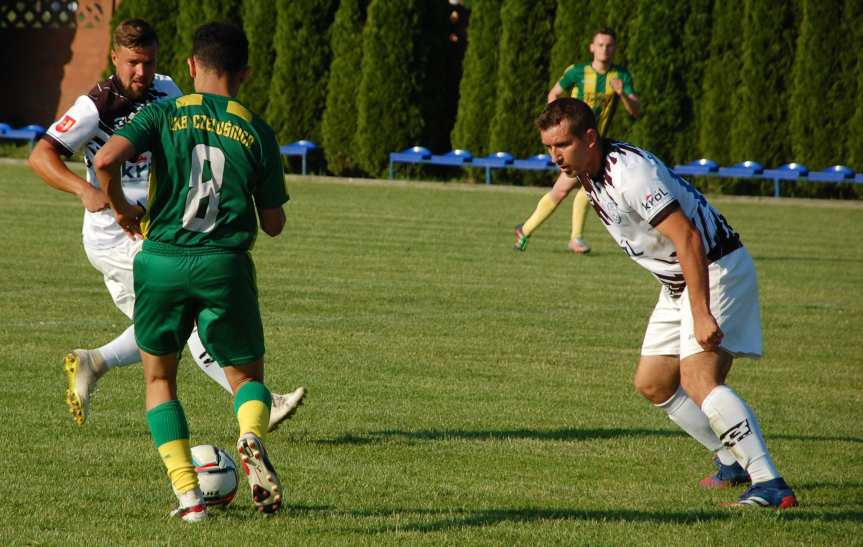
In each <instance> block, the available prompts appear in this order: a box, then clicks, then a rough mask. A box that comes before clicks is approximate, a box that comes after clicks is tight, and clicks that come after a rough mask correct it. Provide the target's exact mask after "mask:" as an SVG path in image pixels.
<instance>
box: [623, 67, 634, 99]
mask: <svg viewBox="0 0 863 547" xmlns="http://www.w3.org/2000/svg"><path fill="white" fill-rule="evenodd" d="M621 80H623V93H624V94H625V95H635V83H633V81H632V74H630V73H629V71H628V70H624V71H623V77H622V78H621Z"/></svg>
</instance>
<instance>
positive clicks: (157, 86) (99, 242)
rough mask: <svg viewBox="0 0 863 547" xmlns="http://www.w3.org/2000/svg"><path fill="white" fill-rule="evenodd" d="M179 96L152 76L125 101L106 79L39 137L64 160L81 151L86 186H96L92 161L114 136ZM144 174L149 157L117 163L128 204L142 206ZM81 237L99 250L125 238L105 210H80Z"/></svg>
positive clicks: (167, 82) (158, 76)
mask: <svg viewBox="0 0 863 547" xmlns="http://www.w3.org/2000/svg"><path fill="white" fill-rule="evenodd" d="M180 95H182V93H181V92H180V89H179V88H178V87H177V85H176V84H175V83H174V81H173V80H172V79H171V78H170V77H168V76H162V75H161V74H156V76H155V78H154V79H153V83H152V85H151V86H150V89H149V90H148V91H147V94H146V95H145V96H144V98H143V99H141V100H140V101H130V100H129V99H127V98H126V97H125V96H124V95H123V94H122V93H121V92H120V87H119V85H118V82H117V80H116V79H115V77H114V76H111V77H110V78H108V79H107V80H105V81H103V82H99V83H98V84H96V85H95V86H94V87H93V89H91V90H90V92H89V93H88V94H87V95H81V96H80V97H78V99H77V100H76V101H75V104H73V105H72V107H71V108H69V110H67V111H66V113H65V114H63V116H61V117H60V119H59V120H57V121H56V122H55V123H53V124H51V127H50V128H49V129H48V131H47V133H46V134H45V137H44V138H45V139H46V140H47V141H48V142H50V143H51V144H52V145H53V146H54V148H55V149H56V150H57V151H58V152H59V153H61V154H63V155H65V156H71V155H72V153H74V152H77V151H79V150H81V149H82V148H83V149H84V164H85V165H86V167H87V181H88V182H89V183H90V184H92V185H93V186H97V187H98V186H99V182H98V181H97V180H96V173H95V170H94V169H93V158H94V157H95V156H96V152H98V151H99V148H101V147H102V145H103V144H105V143H106V142H107V141H108V139H109V138H110V137H111V135H113V134H114V131H116V130H117V129H119V128H121V127H123V126H124V125H126V123H127V122H128V121H129V120H131V119H132V118H134V117H135V114H137V113H138V111H140V110H141V109H142V108H144V106H146V105H148V104H150V103H152V102H154V101H160V100H164V99H172V98H175V97H179V96H180ZM149 175H150V153H149V152H147V153H146V154H142V155H140V156H138V157H137V158H134V159H132V160H131V161H127V162H125V163H124V164H123V170H122V176H121V182H122V185H123V192H124V193H125V195H126V199H127V200H129V203H140V204H141V205H143V206H144V207H147V185H148V180H149ZM82 235H83V238H84V243H85V245H87V246H88V247H93V248H99V249H105V248H110V247H113V246H114V245H116V244H117V243H118V242H119V241H122V240H123V239H124V238H126V237H127V236H126V235H125V233H124V232H123V230H122V229H121V228H120V226H119V225H117V222H116V219H115V218H114V213H113V212H112V211H111V209H110V208H109V209H103V210H102V211H97V212H95V213H91V212H89V211H87V210H86V209H85V211H84V226H83V228H82Z"/></svg>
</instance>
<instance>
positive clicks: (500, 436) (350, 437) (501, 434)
mask: <svg viewBox="0 0 863 547" xmlns="http://www.w3.org/2000/svg"><path fill="white" fill-rule="evenodd" d="M626 437H665V438H668V437H686V434H685V433H684V432H683V431H674V430H666V429H646V428H629V429H626V428H620V429H599V428H592V429H584V428H561V429H548V430H537V429H509V430H496V431H458V430H456V431H453V430H444V431H400V430H384V431H370V432H368V433H361V434H353V433H347V434H345V435H341V436H339V437H335V438H333V439H319V440H316V441H312V442H313V443H315V444H329V445H364V444H373V443H378V442H383V441H387V440H393V439H400V438H401V439H405V440H415V441H451V440H468V441H509V440H519V439H528V440H539V441H595V440H603V439H621V438H626ZM767 440H768V441H772V440H792V441H814V442H850V443H863V439H861V438H859V437H834V436H825V435H783V434H779V435H767Z"/></svg>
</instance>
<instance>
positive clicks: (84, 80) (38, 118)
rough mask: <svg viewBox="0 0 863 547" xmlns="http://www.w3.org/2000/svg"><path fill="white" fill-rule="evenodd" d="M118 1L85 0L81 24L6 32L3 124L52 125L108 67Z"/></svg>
mask: <svg viewBox="0 0 863 547" xmlns="http://www.w3.org/2000/svg"><path fill="white" fill-rule="evenodd" d="M115 4H119V1H118V0H79V2H78V10H77V12H76V14H75V15H76V17H75V18H76V28H9V29H3V30H2V32H0V35H2V38H0V51H2V52H3V54H2V55H0V74H3V75H4V80H5V81H4V82H3V85H0V122H5V123H9V124H11V125H12V126H13V127H19V126H22V125H26V124H30V123H38V124H40V125H43V126H48V124H50V123H51V122H52V121H53V120H55V119H56V118H57V117H58V114H59V113H62V112H63V111H65V110H66V109H67V108H68V107H69V106H70V105H71V104H72V103H73V102H74V101H75V98H76V97H78V96H79V95H82V94H84V93H86V92H87V91H89V90H90V88H91V87H93V84H95V83H96V82H97V81H98V80H99V79H100V77H101V75H102V72H103V71H104V70H105V68H106V67H107V65H108V51H109V41H110V22H111V16H112V15H113V12H114V9H115Z"/></svg>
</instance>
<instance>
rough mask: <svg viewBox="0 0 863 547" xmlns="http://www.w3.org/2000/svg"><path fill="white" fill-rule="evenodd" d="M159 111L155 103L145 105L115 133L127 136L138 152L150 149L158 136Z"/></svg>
mask: <svg viewBox="0 0 863 547" xmlns="http://www.w3.org/2000/svg"><path fill="white" fill-rule="evenodd" d="M159 112H160V109H159V107H158V106H157V105H156V104H150V105H147V106H145V107H144V108H142V109H141V110H140V111H139V112H138V113H137V114H135V117H134V118H132V121H130V122H129V123H127V124H126V125H124V126H123V127H121V128H120V129H118V130H117V132H116V133H115V134H116V135H120V136H121V137H125V138H127V139H128V140H129V142H131V143H132V146H134V147H135V152H136V153H138V154H141V153H142V152H147V151H149V150H152V149H153V143H154V142H156V140H157V139H158V136H159V128H158V120H159V119H160V118H161V116H160V115H159Z"/></svg>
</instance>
